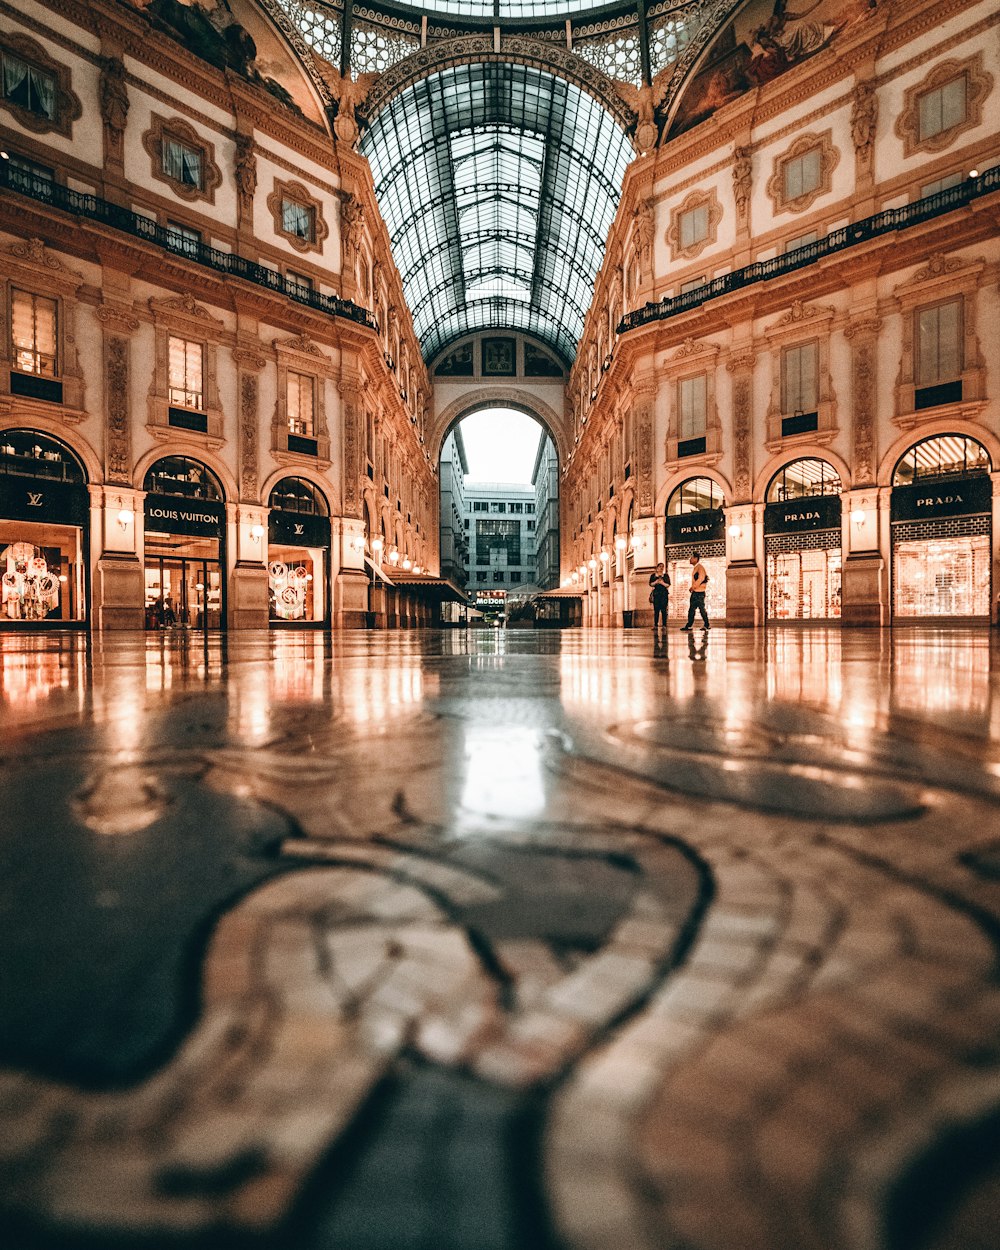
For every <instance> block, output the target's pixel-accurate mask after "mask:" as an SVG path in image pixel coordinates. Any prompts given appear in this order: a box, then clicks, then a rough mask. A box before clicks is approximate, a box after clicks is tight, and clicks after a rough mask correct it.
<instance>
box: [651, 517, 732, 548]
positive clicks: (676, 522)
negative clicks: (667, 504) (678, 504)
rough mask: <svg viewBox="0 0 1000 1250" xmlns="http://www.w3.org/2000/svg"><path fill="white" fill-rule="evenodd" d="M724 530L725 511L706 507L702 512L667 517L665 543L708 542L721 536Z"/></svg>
mask: <svg viewBox="0 0 1000 1250" xmlns="http://www.w3.org/2000/svg"><path fill="white" fill-rule="evenodd" d="M725 532H726V518H725V513H724V512H723V511H722V509H721V508H707V509H706V510H705V511H704V512H685V513H684V514H683V515H682V516H668V517H667V535H666V536H667V545H668V546H670V545H671V544H673V543H699V542H709V541H710V540H712V539H716V538H722V537H723V536H724V535H725Z"/></svg>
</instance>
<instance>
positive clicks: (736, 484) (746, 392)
mask: <svg viewBox="0 0 1000 1250" xmlns="http://www.w3.org/2000/svg"><path fill="white" fill-rule="evenodd" d="M756 363H757V357H756V356H755V355H754V353H753V352H752V351H741V352H735V353H733V354H732V355H731V356H730V357H729V360H728V361H727V362H726V372H727V373H730V374H732V377H733V499H732V500H731V502H732V503H748V502H749V501H750V498H751V495H752V492H753V367H754V365H755V364H756Z"/></svg>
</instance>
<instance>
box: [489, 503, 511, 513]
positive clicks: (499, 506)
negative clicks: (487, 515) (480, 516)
mask: <svg viewBox="0 0 1000 1250" xmlns="http://www.w3.org/2000/svg"><path fill="white" fill-rule="evenodd" d="M490 511H491V512H496V513H501V512H506V511H507V505H506V504H505V503H492V504H490Z"/></svg>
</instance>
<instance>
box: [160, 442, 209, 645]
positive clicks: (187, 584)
mask: <svg viewBox="0 0 1000 1250" xmlns="http://www.w3.org/2000/svg"><path fill="white" fill-rule="evenodd" d="M143 488H144V489H145V490H146V492H147V494H146V503H145V553H144V565H145V605H146V628H147V629H170V628H181V629H219V628H221V626H222V623H223V621H224V620H225V601H224V599H225V595H224V592H225V585H224V578H223V570H224V568H225V534H226V505H225V502H224V499H223V494H222V487H221V486H220V485H219V483H218V481H217V480H216V478H215V476H214V475H213V474H212V473H211V472H210V471H209V470H208V469H207V468H206V467H205V466H204V465H203V464H200V463H199V462H198V461H197V460H191V459H189V458H188V457H186V456H167V457H165V458H164V459H163V460H158V461H157V462H156V464H154V465H153V467H152V468H151V469H150V470H149V472H148V473H147V474H146V478H145V481H144V482H143Z"/></svg>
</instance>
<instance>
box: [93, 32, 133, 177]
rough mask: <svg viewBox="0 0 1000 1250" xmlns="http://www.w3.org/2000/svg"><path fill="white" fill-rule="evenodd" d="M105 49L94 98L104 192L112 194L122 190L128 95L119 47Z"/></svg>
mask: <svg viewBox="0 0 1000 1250" xmlns="http://www.w3.org/2000/svg"><path fill="white" fill-rule="evenodd" d="M107 52H108V53H109V54H108V55H105V56H102V57H101V75H100V81H99V84H98V101H99V104H100V109H101V121H102V122H103V123H104V178H105V195H106V196H108V198H114V192H115V190H116V189H117V190H118V191H119V195H121V194H122V193H123V192H124V181H125V127H126V125H127V124H128V110H129V98H128V89H127V87H126V85H125V64H124V62H123V61H122V59H121V55H120V50H119V49H118V48H117V47H116V48H114V49H111V48H108V49H107Z"/></svg>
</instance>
